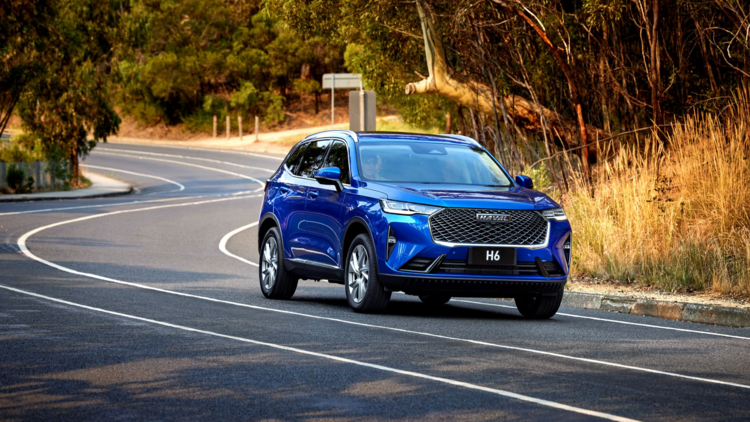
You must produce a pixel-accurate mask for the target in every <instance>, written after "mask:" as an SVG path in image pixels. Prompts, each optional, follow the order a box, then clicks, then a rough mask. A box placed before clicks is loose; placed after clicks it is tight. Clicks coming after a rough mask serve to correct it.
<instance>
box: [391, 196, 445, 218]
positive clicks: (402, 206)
mask: <svg viewBox="0 0 750 422" xmlns="http://www.w3.org/2000/svg"><path fill="white" fill-rule="evenodd" d="M380 207H381V208H383V211H385V212H387V213H390V214H401V215H414V214H424V215H431V214H434V213H436V212H438V211H440V208H438V207H431V206H429V205H421V204H411V203H408V202H398V201H390V200H388V199H381V200H380Z"/></svg>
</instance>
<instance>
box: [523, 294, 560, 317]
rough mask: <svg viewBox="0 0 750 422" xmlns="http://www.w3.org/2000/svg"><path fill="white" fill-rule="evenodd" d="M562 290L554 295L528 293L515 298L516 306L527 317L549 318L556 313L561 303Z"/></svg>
mask: <svg viewBox="0 0 750 422" xmlns="http://www.w3.org/2000/svg"><path fill="white" fill-rule="evenodd" d="M562 298H563V290H562V289H560V291H559V292H557V294H555V295H554V296H542V295H529V296H521V297H517V298H516V300H515V301H516V308H517V309H518V312H520V313H521V315H523V316H525V317H526V318H529V319H549V318H552V316H553V315H555V314H556V313H557V310H558V309H560V304H561V303H562Z"/></svg>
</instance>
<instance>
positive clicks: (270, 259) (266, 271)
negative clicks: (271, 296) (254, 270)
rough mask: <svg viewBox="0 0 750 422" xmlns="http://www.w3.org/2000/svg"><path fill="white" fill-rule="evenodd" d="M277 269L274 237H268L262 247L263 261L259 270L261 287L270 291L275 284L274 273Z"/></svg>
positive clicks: (277, 261) (277, 254)
mask: <svg viewBox="0 0 750 422" xmlns="http://www.w3.org/2000/svg"><path fill="white" fill-rule="evenodd" d="M278 268H279V247H278V243H276V239H275V238H274V237H269V238H268V240H266V244H265V245H264V246H263V260H262V262H261V270H262V274H263V287H264V288H265V289H266V291H270V290H271V289H272V288H273V285H274V284H275V283H276V273H277V270H278Z"/></svg>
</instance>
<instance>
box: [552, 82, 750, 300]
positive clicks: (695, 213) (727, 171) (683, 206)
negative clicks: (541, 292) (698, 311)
mask: <svg viewBox="0 0 750 422" xmlns="http://www.w3.org/2000/svg"><path fill="white" fill-rule="evenodd" d="M748 100H750V95H748V94H747V93H745V94H739V95H738V97H737V98H735V100H734V104H733V107H732V109H731V110H729V111H728V112H726V113H725V114H724V116H723V117H721V118H720V117H716V116H711V115H694V116H692V117H689V118H687V119H686V120H685V121H684V122H683V124H680V125H675V127H674V128H673V130H672V132H671V134H670V135H669V136H667V138H666V146H665V144H664V143H662V142H660V141H658V140H656V139H655V138H654V137H647V138H646V139H645V140H642V141H641V142H639V143H637V144H636V145H632V146H630V147H629V148H623V149H621V150H620V152H619V154H618V155H617V156H616V158H614V159H613V160H610V161H609V162H607V163H606V164H604V165H602V166H600V167H599V169H598V170H597V174H596V176H595V182H594V186H595V192H596V193H595V196H594V197H593V198H592V197H591V196H590V195H589V194H586V193H583V192H585V190H579V191H578V192H579V193H576V194H572V195H569V196H566V197H565V198H564V199H563V202H564V203H565V205H566V210H567V212H568V215H569V218H570V221H571V224H572V225H573V230H574V248H573V251H574V262H575V265H574V269H573V271H574V275H576V274H578V275H581V274H587V275H590V276H594V277H598V278H603V279H607V280H617V281H620V282H636V283H641V284H649V285H654V286H657V287H659V288H662V289H664V290H667V291H673V292H676V291H691V290H702V289H713V290H715V291H717V292H719V293H724V294H733V295H743V296H747V295H748V291H750V213H749V211H748V209H749V207H750V138H748V137H749V136H750V135H748V129H750V128H749V127H748V125H749V124H750V102H749V101H748Z"/></svg>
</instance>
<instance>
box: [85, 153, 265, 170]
mask: <svg viewBox="0 0 750 422" xmlns="http://www.w3.org/2000/svg"><path fill="white" fill-rule="evenodd" d="M96 151H97V152H102V151H103V152H107V153H110V154H115V153H117V152H120V153H127V154H132V155H137V154H145V155H155V156H160V157H171V158H186V159H189V160H198V161H206V162H210V163H219V164H226V165H228V166H235V167H241V168H246V169H251V170H262V171H267V172H270V173H273V172H275V171H276V169H268V168H265V167H254V166H246V165H244V164H237V163H232V162H229V161H221V160H214V159H211V158H203V157H192V156H190V155H176V154H161V153H158V152H147V151H138V150H122V149H116V148H98V149H97V150H96Z"/></svg>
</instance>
